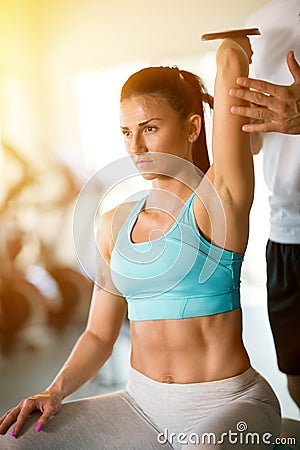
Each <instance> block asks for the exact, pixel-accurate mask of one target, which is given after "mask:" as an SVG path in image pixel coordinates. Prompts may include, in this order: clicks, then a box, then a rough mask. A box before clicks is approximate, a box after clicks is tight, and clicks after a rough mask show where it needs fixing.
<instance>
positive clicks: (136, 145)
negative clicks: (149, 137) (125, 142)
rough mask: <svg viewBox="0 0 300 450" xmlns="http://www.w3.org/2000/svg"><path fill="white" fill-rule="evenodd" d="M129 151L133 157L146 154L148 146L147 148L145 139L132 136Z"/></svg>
mask: <svg viewBox="0 0 300 450" xmlns="http://www.w3.org/2000/svg"><path fill="white" fill-rule="evenodd" d="M128 150H129V153H131V154H132V155H134V154H136V153H143V152H145V151H146V146H145V143H144V140H143V138H142V137H141V136H139V135H137V136H132V139H131V140H130V144H129V148H128Z"/></svg>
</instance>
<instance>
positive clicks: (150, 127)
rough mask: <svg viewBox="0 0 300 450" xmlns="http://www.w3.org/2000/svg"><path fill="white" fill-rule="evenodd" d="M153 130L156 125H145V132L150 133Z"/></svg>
mask: <svg viewBox="0 0 300 450" xmlns="http://www.w3.org/2000/svg"><path fill="white" fill-rule="evenodd" d="M155 130H156V127H153V126H148V127H146V132H147V133H151V132H152V131H155Z"/></svg>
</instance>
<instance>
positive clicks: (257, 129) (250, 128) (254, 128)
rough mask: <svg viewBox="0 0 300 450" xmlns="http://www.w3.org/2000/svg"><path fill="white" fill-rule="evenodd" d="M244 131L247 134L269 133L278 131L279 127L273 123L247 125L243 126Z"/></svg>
mask: <svg viewBox="0 0 300 450" xmlns="http://www.w3.org/2000/svg"><path fill="white" fill-rule="evenodd" d="M242 130H243V131H245V132H247V133H267V132H271V131H277V127H276V125H275V124H274V123H272V122H263V123H247V124H245V125H243V126H242Z"/></svg>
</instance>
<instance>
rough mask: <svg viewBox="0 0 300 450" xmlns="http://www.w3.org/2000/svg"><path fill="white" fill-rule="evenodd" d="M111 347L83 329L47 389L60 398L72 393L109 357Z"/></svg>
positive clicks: (93, 374) (111, 345) (108, 343)
mask: <svg viewBox="0 0 300 450" xmlns="http://www.w3.org/2000/svg"><path fill="white" fill-rule="evenodd" d="M112 349H113V344H112V343H110V342H106V341H104V340H101V339H100V338H99V337H97V336H96V335H94V334H93V333H91V332H90V331H84V332H83V334H82V335H81V336H80V338H79V339H78V341H77V343H76V344H75V346H74V348H73V350H72V352H71V354H70V356H69V358H68V359H67V361H66V362H65V364H64V365H63V367H62V369H61V370H60V372H59V373H58V375H57V376H56V377H55V379H54V381H53V382H52V383H51V384H50V386H49V387H48V388H47V390H50V391H52V392H55V393H56V394H58V395H59V396H60V397H61V399H64V398H65V397H67V396H68V395H70V394H72V393H73V392H75V391H76V390H77V389H79V388H80V387H81V386H82V385H83V384H84V383H86V382H87V381H88V380H90V379H91V378H92V377H93V376H95V375H96V373H97V372H98V370H99V369H100V368H101V367H102V366H103V365H104V363H105V362H106V361H107V359H108V358H109V357H110V355H111V353H112Z"/></svg>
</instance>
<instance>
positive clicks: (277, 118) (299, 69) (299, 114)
mask: <svg viewBox="0 0 300 450" xmlns="http://www.w3.org/2000/svg"><path fill="white" fill-rule="evenodd" d="M286 60H287V65H288V68H289V70H290V73H291V74H292V76H293V78H294V83H293V84H291V85H290V86H281V85H276V84H272V83H268V82H266V81H263V80H253V79H251V78H244V77H242V78H238V80H237V84H239V85H240V86H243V88H240V89H239V88H233V89H231V90H230V92H229V93H230V95H231V96H233V97H238V98H241V99H244V100H248V101H250V102H251V103H253V104H254V105H255V107H254V108H253V107H252V108H251V107H249V108H248V107H242V106H232V108H231V112H232V113H234V114H238V115H240V116H245V117H249V118H250V119H254V122H253V123H249V124H246V125H244V126H243V131H248V132H254V131H256V132H270V131H275V132H279V133H285V134H300V66H299V64H298V63H297V61H296V59H295V56H294V52H293V51H289V52H288V54H287V57H286ZM250 89H254V90H250ZM255 121H257V122H255Z"/></svg>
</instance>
